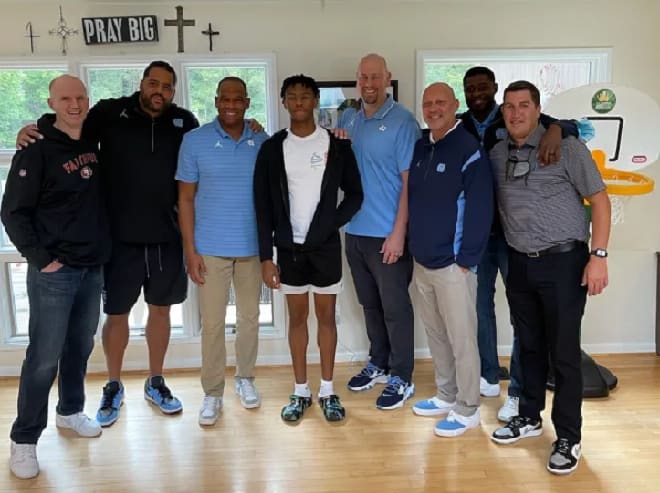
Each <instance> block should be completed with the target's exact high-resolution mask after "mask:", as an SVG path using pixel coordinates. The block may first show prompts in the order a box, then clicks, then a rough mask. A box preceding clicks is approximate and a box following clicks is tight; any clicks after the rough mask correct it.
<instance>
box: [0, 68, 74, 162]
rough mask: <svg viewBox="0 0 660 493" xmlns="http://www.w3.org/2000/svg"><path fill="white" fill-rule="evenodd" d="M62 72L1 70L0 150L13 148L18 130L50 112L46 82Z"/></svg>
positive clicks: (20, 69) (22, 69) (62, 70)
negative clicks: (0, 116)
mask: <svg viewBox="0 0 660 493" xmlns="http://www.w3.org/2000/svg"><path fill="white" fill-rule="evenodd" d="M65 72H66V70H65V69H64V68H59V69H58V68H52V69H50V68H49V69H31V68H17V69H13V68H12V69H8V68H3V69H0V94H2V95H3V97H2V98H0V115H2V118H0V149H4V150H13V149H15V148H16V133H17V132H18V130H19V129H20V128H21V127H22V126H24V125H27V124H28V123H34V122H36V121H37V119H38V118H39V117H40V116H41V115H42V114H44V113H48V112H50V109H49V108H48V103H47V102H46V100H47V99H48V84H49V83H50V81H51V80H53V79H54V78H55V77H57V76H58V75H61V74H63V73H65Z"/></svg>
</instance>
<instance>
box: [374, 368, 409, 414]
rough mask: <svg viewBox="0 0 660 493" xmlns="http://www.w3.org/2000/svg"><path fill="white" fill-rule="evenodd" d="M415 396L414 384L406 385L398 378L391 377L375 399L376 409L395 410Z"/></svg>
mask: <svg viewBox="0 0 660 493" xmlns="http://www.w3.org/2000/svg"><path fill="white" fill-rule="evenodd" d="M413 395H415V384H414V383H408V382H406V381H405V380H403V379H402V378H401V377H399V376H392V377H390V379H389V380H388V381H387V386H386V387H385V389H384V390H383V392H382V393H381V394H380V397H378V399H376V407H377V408H378V409H387V410H389V409H396V408H398V407H403V403H404V402H406V401H407V400H408V399H410V398H411V397H412V396H413Z"/></svg>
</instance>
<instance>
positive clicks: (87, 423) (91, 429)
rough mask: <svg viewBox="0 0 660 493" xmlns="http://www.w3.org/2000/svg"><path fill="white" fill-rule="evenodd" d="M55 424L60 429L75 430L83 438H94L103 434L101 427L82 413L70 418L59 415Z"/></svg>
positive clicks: (72, 415)
mask: <svg viewBox="0 0 660 493" xmlns="http://www.w3.org/2000/svg"><path fill="white" fill-rule="evenodd" d="M55 424H56V425H57V427H58V428H64V429H67V430H73V431H75V432H76V433H78V435H80V436H81V437H86V438H92V437H97V436H99V435H100V434H101V425H100V424H98V423H97V422H96V421H95V420H93V419H92V418H90V417H88V416H87V415H86V414H85V413H82V412H80V413H76V414H71V415H69V416H62V415H61V414H58V415H57V416H55Z"/></svg>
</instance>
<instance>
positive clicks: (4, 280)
mask: <svg viewBox="0 0 660 493" xmlns="http://www.w3.org/2000/svg"><path fill="white" fill-rule="evenodd" d="M152 60H166V61H167V62H169V63H170V64H171V65H172V66H173V67H174V70H175V71H176V73H177V78H178V80H177V85H176V88H177V90H176V92H175V97H174V102H175V103H176V104H177V105H179V106H182V107H184V108H186V107H187V106H188V105H187V101H188V88H187V80H185V77H186V68H188V67H240V66H246V67H254V66H255V65H257V66H258V65H262V66H263V67H264V69H265V72H266V79H265V85H266V87H265V96H266V104H265V106H266V115H267V117H266V120H267V121H266V122H260V123H261V124H262V125H264V127H265V128H267V129H269V131H270V132H271V133H273V132H275V131H277V130H278V129H279V112H278V108H279V99H278V97H277V94H278V92H277V66H276V58H275V54H273V53H251V54H244V55H234V54H231V55H220V56H218V55H181V54H178V55H173V54H160V55H158V54H140V55H130V56H88V57H84V56H83V57H70V58H67V59H66V60H61V59H58V58H34V59H32V58H31V59H29V60H26V59H20V58H6V57H0V70H3V69H43V70H53V69H55V70H58V69H59V70H62V72H63V73H70V74H73V75H76V76H78V77H80V78H81V79H82V80H83V81H84V82H85V83H86V84H87V83H88V74H89V71H90V69H92V68H106V67H107V68H121V67H132V66H135V67H140V68H142V69H143V68H144V67H146V66H147V65H148V64H149V63H150V62H151V61H152ZM135 90H136V91H137V90H138V88H137V87H136V88H135ZM213 96H214V93H213V94H209V97H213ZM204 123H207V122H200V124H204ZM17 130H18V129H17ZM14 154H15V151H14V150H13V149H11V150H7V149H5V150H3V149H0V168H2V169H7V170H8V169H9V167H10V165H11V159H12V157H13V155H14ZM24 261H25V259H24V258H23V257H22V256H21V255H20V254H19V253H18V252H17V251H16V250H15V249H12V248H0V287H2V288H3V289H2V292H0V349H1V348H2V347H5V348H7V347H15V346H21V347H22V346H24V345H25V344H27V337H26V336H24V335H17V334H16V316H15V313H14V302H13V298H12V296H13V293H12V290H11V286H10V281H11V280H10V275H9V264H10V263H12V262H24ZM5 288H6V289H5ZM272 311H273V314H272V324H265V325H262V326H261V327H260V331H259V334H260V335H259V337H260V339H281V338H283V337H284V336H285V333H286V330H285V303H284V296H283V295H281V294H280V293H279V292H277V291H273V295H272ZM182 315H183V331H182V332H180V333H179V334H178V335H175V334H173V336H172V341H171V343H174V344H176V343H189V342H196V341H199V337H200V332H201V318H200V314H199V297H198V294H197V286H195V285H194V284H193V283H192V282H190V283H189V287H188V298H187V302H186V303H184V305H183V314H182ZM103 320H104V317H103V316H102V317H101V319H100V320H99V327H101V325H102V324H103ZM226 336H227V340H234V339H235V337H236V335H235V326H228V327H227V334H226ZM98 337H100V330H99V331H98V332H97V338H98ZM131 341H136V342H138V343H140V341H144V336H143V335H142V334H138V333H132V334H131Z"/></svg>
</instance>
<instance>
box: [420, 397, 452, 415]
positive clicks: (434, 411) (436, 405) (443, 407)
mask: <svg viewBox="0 0 660 493" xmlns="http://www.w3.org/2000/svg"><path fill="white" fill-rule="evenodd" d="M454 407H456V401H454V402H447V401H443V400H442V399H440V398H439V397H431V398H430V399H424V400H423V401H417V402H416V403H415V405H414V406H413V412H414V413H415V414H416V415H417V416H439V415H441V414H447V413H449V411H451V410H452V409H454Z"/></svg>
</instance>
